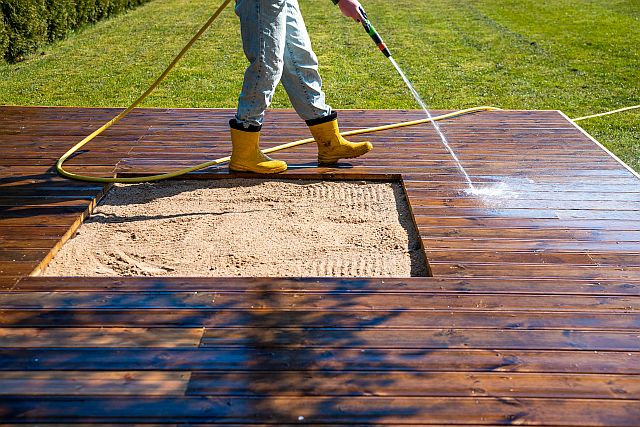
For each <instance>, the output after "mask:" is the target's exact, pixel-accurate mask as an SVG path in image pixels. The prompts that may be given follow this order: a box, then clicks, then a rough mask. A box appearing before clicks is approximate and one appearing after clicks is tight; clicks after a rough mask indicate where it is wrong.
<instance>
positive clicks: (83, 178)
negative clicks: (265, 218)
mask: <svg viewBox="0 0 640 427" xmlns="http://www.w3.org/2000/svg"><path fill="white" fill-rule="evenodd" d="M231 1H232V0H224V1H223V2H222V4H221V5H220V7H218V9H217V10H216V11H215V13H214V14H213V15H212V16H211V18H209V20H208V21H207V22H206V23H205V24H204V25H203V26H202V28H200V30H199V31H198V32H197V33H196V34H195V35H194V36H193V37H192V38H191V40H189V42H188V43H187V44H186V46H185V47H184V48H183V49H182V50H181V51H180V53H179V54H178V55H177V56H176V57H175V58H174V59H173V61H171V63H170V64H169V66H167V68H166V69H165V70H164V71H163V72H162V74H161V75H160V77H158V78H157V79H156V80H155V81H154V82H153V84H151V86H149V88H148V89H147V90H146V91H145V92H144V93H143V94H142V95H140V97H139V98H138V99H136V100H135V101H134V102H133V103H132V104H131V105H130V106H129V107H127V108H126V109H125V110H124V111H122V112H121V113H120V114H118V115H117V116H116V117H114V118H113V119H111V120H109V121H108V122H107V123H105V124H104V125H102V126H101V127H100V128H99V129H97V130H95V131H94V132H93V133H91V134H90V135H88V136H87V137H85V138H84V139H83V140H82V141H80V142H78V143H77V144H76V145H74V146H73V147H71V148H70V149H69V150H68V151H67V152H66V153H64V154H63V155H62V157H60V158H59V159H58V161H57V162H56V170H57V172H58V173H59V174H60V175H62V176H64V177H66V178H71V179H75V180H79V181H88V182H101V183H142V182H151V181H161V180H164V179H170V178H175V177H178V176H181V175H185V174H187V173H190V172H195V171H198V170H202V169H205V168H208V167H211V166H215V165H220V164H223V163H226V162H228V161H229V160H230V157H222V158H219V159H216V160H211V161H209V162H205V163H201V164H199V165H195V166H192V167H189V168H185V169H180V170H177V171H174V172H168V173H163V174H159V175H149V176H143V177H136V178H106V177H95V176H88V175H80V174H76V173H73V172H69V171H66V170H65V169H64V168H63V164H64V162H66V161H67V160H68V159H69V157H71V156H72V155H73V154H74V153H75V152H77V151H78V150H79V149H80V148H82V147H83V146H85V145H86V144H87V143H89V142H91V141H92V140H93V139H94V138H96V137H97V136H98V135H100V134H102V133H103V132H104V131H106V130H107V129H109V128H110V127H111V126H113V125H114V124H116V123H118V122H119V121H120V120H121V119H122V118H124V117H125V116H127V115H128V114H129V113H130V112H131V111H132V110H134V109H135V108H136V107H137V106H138V105H139V104H140V103H141V102H142V101H143V100H144V99H145V98H147V97H148V96H149V95H150V94H151V93H152V92H153V91H154V90H155V89H156V88H157V87H158V85H159V84H160V83H161V82H162V81H163V80H164V79H165V78H166V77H167V75H169V73H170V72H171V70H173V68H174V67H175V66H176V64H177V63H178V62H179V61H180V60H181V59H182V57H183V56H184V55H185V54H186V53H187V51H188V50H189V49H191V47H192V46H193V44H194V43H195V42H196V41H197V40H198V39H199V38H200V37H201V36H202V34H204V32H205V31H207V29H208V28H209V27H210V26H211V25H212V24H213V22H214V21H215V20H216V19H217V18H218V16H219V15H220V14H221V13H222V11H223V10H224V9H225V8H226V7H227V6H228V5H229V3H231ZM639 107H640V106H635V107H627V108H624V109H620V110H616V111H613V112H609V113H601V114H598V115H594V116H586V117H581V118H578V119H575V120H583V119H588V118H591V117H598V116H601V115H606V114H613V113H615V112H620V111H626V110H630V109H633V108H639ZM498 110H501V109H500V108H496V107H485V106H482V107H473V108H467V109H465V110H460V111H455V112H452V113H448V114H443V115H440V116H437V117H433V119H428V118H425V119H420V120H413V121H408V122H402V123H393V124H390V125H384V126H376V127H371V128H366V129H358V130H353V131H349V132H344V133H342V135H344V136H350V135H361V134H365V133H372V132H379V131H383V130H389V129H397V128H401V127H406V126H415V125H419V124H423V123H428V122H431V120H433V121H438V120H444V119H448V118H452V117H457V116H461V115H464V114H469V113H473V112H477V111H498ZM313 141H314V139H313V138H307V139H301V140H298V141H293V142H289V143H286V144H282V145H278V146H276V147H271V148H268V149H266V150H263V152H264V153H265V154H269V153H273V152H276V151H280V150H284V149H287V148H292V147H297V146H299V145H303V144H307V143H310V142H313Z"/></svg>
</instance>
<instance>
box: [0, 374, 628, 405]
mask: <svg viewBox="0 0 640 427" xmlns="http://www.w3.org/2000/svg"><path fill="white" fill-rule="evenodd" d="M27 374H29V375H26V376H25V378H30V377H31V375H34V373H33V372H27ZM11 375H12V377H17V379H18V380H19V381H21V380H22V379H21V378H19V375H17V374H14V373H11ZM35 375H42V374H40V373H35ZM47 375H49V374H48V373H47V374H44V377H45V378H46V376H47ZM82 375H83V376H84V373H83V374H82ZM36 378H39V377H36ZM67 381H68V380H67ZM2 383H3V376H2V374H0V384H2ZM5 391H6V393H2V394H12V393H10V390H9V389H7V390H5ZM16 394H17V393H16ZM47 394H49V393H47ZM187 395H190V396H274V395H280V396H292V397H295V398H298V397H302V396H407V397H409V396H411V397H427V396H431V397H439V396H450V397H479V396H483V397H490V396H501V397H509V398H522V397H538V398H558V399H566V398H569V399H582V398H586V399H631V400H637V399H638V397H640V380H639V379H638V377H637V376H635V375H601V374H595V375H593V374H592V375H585V374H577V375H576V374H573V375H567V374H528V373H513V372H510V373H495V372H493V373H477V372H475V373H460V372H437V373H424V372H390V371H370V372H364V373H363V372H358V371H328V372H308V371H293V372H292V371H284V372H279V373H277V374H274V373H273V372H272V371H263V372H200V373H194V374H193V376H192V377H191V381H190V383H189V390H188V391H187Z"/></svg>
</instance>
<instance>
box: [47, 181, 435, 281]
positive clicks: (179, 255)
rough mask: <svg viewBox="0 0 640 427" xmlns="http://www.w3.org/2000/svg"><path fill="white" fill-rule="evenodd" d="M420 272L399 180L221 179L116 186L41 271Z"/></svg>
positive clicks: (394, 274)
mask: <svg viewBox="0 0 640 427" xmlns="http://www.w3.org/2000/svg"><path fill="white" fill-rule="evenodd" d="M426 274H427V269H426V263H425V260H424V254H423V251H422V250H421V248H420V245H419V240H418V239H417V236H416V233H415V227H414V225H413V221H412V219H411V215H410V212H409V209H408V206H407V203H406V200H405V199H404V192H403V191H402V188H401V187H400V185H399V184H397V183H388V182H364V181H342V182H328V181H292V180H258V179H225V180H210V181H198V180H190V181H171V182H162V183H155V184H136V185H120V184H118V185H115V186H114V187H113V188H112V189H111V190H110V192H109V194H108V195H107V196H106V197H105V198H104V199H103V201H102V202H101V203H100V204H99V206H98V207H97V208H96V209H95V211H94V214H93V215H92V216H91V217H90V218H89V219H87V221H85V223H84V224H83V225H82V226H81V227H80V229H79V230H78V233H77V234H76V235H75V236H74V237H73V238H72V239H70V240H69V241H68V242H67V243H66V244H65V245H64V246H63V247H62V249H61V250H60V252H59V253H58V254H57V255H56V257H55V258H54V259H53V261H52V262H51V263H50V265H49V267H48V268H47V269H46V270H45V272H44V275H45V276H182V277H186V276H201V277H202V276H219V277H220V276H222V277H228V276H243V277H291V276H294V277H328V276H337V277H409V276H424V275H426Z"/></svg>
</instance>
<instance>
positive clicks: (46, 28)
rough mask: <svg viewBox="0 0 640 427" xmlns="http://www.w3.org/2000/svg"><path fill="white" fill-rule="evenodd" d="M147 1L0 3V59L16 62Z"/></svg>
mask: <svg viewBox="0 0 640 427" xmlns="http://www.w3.org/2000/svg"><path fill="white" fill-rule="evenodd" d="M148 1H150V0H0V60H1V59H2V57H4V58H6V59H7V60H8V61H11V62H14V61H19V60H20V59H21V58H23V57H24V56H25V55H28V54H30V53H32V52H34V51H35V50H36V49H37V48H38V47H39V46H42V45H44V44H45V43H46V42H48V41H49V42H51V41H54V40H59V39H63V38H65V37H66V36H67V35H68V34H69V32H71V31H73V30H75V29H77V28H80V27H82V26H84V25H87V24H93V23H95V22H98V21H99V20H101V19H104V18H107V17H109V16H113V15H116V14H118V13H121V12H124V11H125V10H127V9H131V8H134V7H136V6H138V5H141V4H143V3H147V2H148ZM3 15H4V20H2V16H3Z"/></svg>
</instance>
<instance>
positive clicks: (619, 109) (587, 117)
mask: <svg viewBox="0 0 640 427" xmlns="http://www.w3.org/2000/svg"><path fill="white" fill-rule="evenodd" d="M638 108H640V105H632V106H631V107H624V108H618V109H617V110H611V111H606V112H604V113H598V114H592V115H590V116H584V117H578V118H577V119H571V120H573V121H574V122H579V121H580V120H587V119H594V118H596V117H602V116H608V115H609V114H616V113H622V112H623V111H629V110H635V109H638Z"/></svg>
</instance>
